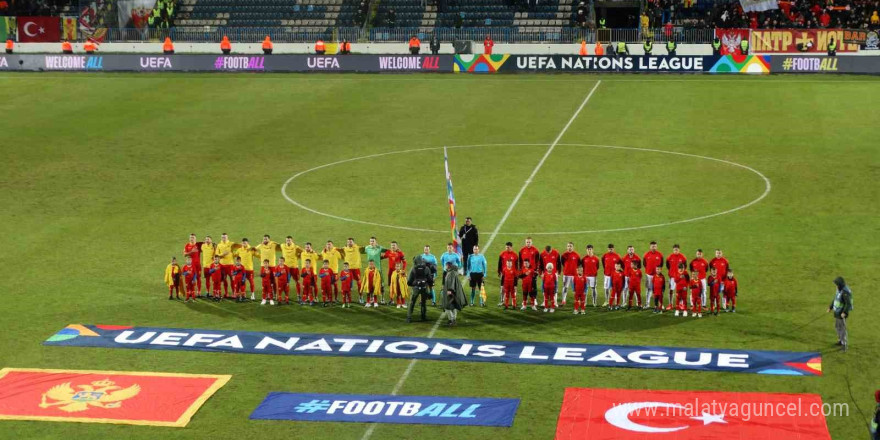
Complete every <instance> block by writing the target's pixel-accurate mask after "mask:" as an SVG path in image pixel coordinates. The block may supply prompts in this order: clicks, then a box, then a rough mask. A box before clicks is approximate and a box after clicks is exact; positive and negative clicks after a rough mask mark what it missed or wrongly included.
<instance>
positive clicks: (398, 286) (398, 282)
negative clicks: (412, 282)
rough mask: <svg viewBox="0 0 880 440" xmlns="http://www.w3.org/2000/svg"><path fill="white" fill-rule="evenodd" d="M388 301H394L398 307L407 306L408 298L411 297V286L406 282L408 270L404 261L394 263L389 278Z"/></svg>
mask: <svg viewBox="0 0 880 440" xmlns="http://www.w3.org/2000/svg"><path fill="white" fill-rule="evenodd" d="M388 292H389V293H388V301H389V303H390V302H393V303H394V305H395V307H396V308H398V309H403V308H406V298H407V297H409V286H408V285H407V284H406V272H405V271H404V270H403V263H402V262H400V261H398V262H397V263H395V265H394V271H393V272H391V277H390V278H389V279H388Z"/></svg>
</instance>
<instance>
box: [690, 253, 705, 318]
mask: <svg viewBox="0 0 880 440" xmlns="http://www.w3.org/2000/svg"><path fill="white" fill-rule="evenodd" d="M689 269H690V270H691V272H696V273H697V276H698V278H697V279H698V280H700V285H702V286H703V290H702V292H701V293H700V301H701V304H703V307H706V304H707V303H706V294H707V293H708V292H707V289H706V287H707V286H708V284H707V283H706V271H708V270H709V263H708V262H707V261H706V260H705V259H704V258H703V250H702V249H697V256H696V257H694V259H693V260H691V264H690V266H689ZM691 305H693V304H691Z"/></svg>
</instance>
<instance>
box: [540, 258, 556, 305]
mask: <svg viewBox="0 0 880 440" xmlns="http://www.w3.org/2000/svg"><path fill="white" fill-rule="evenodd" d="M547 247H548V248H549V247H550V246H547ZM543 274H544V275H543V276H542V277H541V289H542V290H543V292H544V313H547V311H548V310H549V311H550V313H553V312H555V311H556V281H557V275H556V267H555V266H553V263H547V266H545V267H544V272H543Z"/></svg>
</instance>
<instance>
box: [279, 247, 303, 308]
mask: <svg viewBox="0 0 880 440" xmlns="http://www.w3.org/2000/svg"><path fill="white" fill-rule="evenodd" d="M301 253H302V248H301V247H299V246H297V245H296V243H294V242H293V237H291V236H289V235H288V236H287V238H285V239H284V243H283V244H282V245H281V256H282V257H284V265H285V266H287V269H288V272H290V278H292V279H293V282H294V285H295V286H296V296H297V297H299V296H300V295H302V290H301V287H300V284H299V265H298V264H297V263H296V262H297V261H299V255H300V254H301Z"/></svg>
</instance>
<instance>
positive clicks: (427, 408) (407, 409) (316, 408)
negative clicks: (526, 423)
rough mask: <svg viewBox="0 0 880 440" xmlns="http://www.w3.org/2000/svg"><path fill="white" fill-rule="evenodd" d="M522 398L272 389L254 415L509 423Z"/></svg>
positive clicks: (313, 419)
mask: <svg viewBox="0 0 880 440" xmlns="http://www.w3.org/2000/svg"><path fill="white" fill-rule="evenodd" d="M517 407H519V399H483V398H474V397H434V396H376V395H352V394H312V393H277V392H276V393H269V395H268V396H266V399H265V400H263V403H261V404H260V406H258V407H257V409H255V410H254V412H253V413H251V417H250V418H251V419H258V420H295V421H300V422H303V421H305V422H360V423H404V424H420V425H466V426H500V427H510V426H511V425H513V418H514V416H516V409H517Z"/></svg>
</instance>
